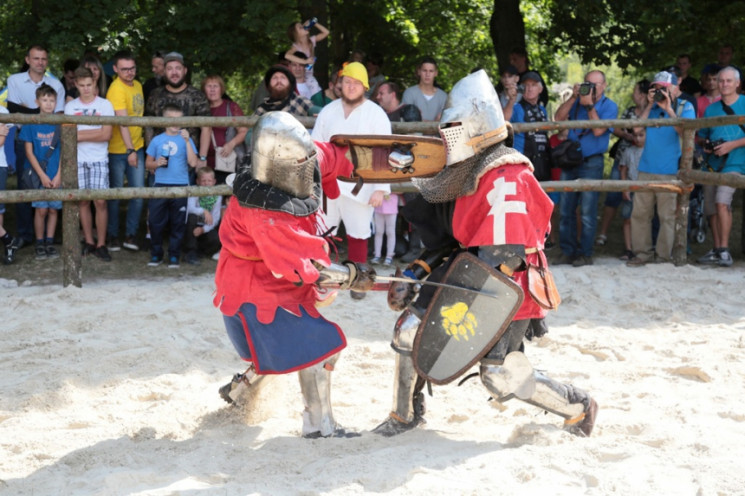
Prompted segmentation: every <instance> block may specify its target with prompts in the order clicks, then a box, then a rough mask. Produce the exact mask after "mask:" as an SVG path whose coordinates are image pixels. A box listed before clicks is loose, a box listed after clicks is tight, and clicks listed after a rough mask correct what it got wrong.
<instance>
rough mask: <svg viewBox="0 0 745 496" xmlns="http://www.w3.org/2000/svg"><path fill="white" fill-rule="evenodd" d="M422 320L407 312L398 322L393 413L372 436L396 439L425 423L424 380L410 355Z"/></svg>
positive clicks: (395, 345)
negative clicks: (377, 435)
mask: <svg viewBox="0 0 745 496" xmlns="http://www.w3.org/2000/svg"><path fill="white" fill-rule="evenodd" d="M420 322H421V320H420V319H419V317H417V316H416V314H414V312H412V310H411V309H406V310H405V311H404V312H403V313H402V314H401V316H400V317H399V318H398V321H396V327H395V329H394V334H393V341H392V342H391V347H392V348H393V349H394V350H395V351H396V369H395V377H394V381H393V410H392V411H391V413H390V416H389V417H388V419H386V421H385V422H383V423H382V424H380V425H379V426H377V427H376V428H375V429H374V430H373V432H375V433H376V434H381V435H383V436H394V435H396V434H400V433H402V432H404V431H407V430H409V429H412V428H414V427H416V426H417V425H419V424H422V423H424V417H423V415H424V394H423V393H422V389H423V388H424V380H423V379H421V378H420V377H419V375H418V374H417V371H416V369H415V368H414V360H412V358H411V351H412V348H413V345H414V337H415V336H416V331H417V329H418V328H419V323H420Z"/></svg>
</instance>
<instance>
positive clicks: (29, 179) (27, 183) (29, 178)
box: [20, 126, 60, 189]
mask: <svg viewBox="0 0 745 496" xmlns="http://www.w3.org/2000/svg"><path fill="white" fill-rule="evenodd" d="M59 139H60V132H59V126H55V128H54V134H53V135H52V144H51V145H49V148H48V149H47V154H46V156H45V157H44V159H43V160H42V161H41V162H39V166H40V167H41V170H43V171H44V172H45V173H46V172H47V163H49V159H50V158H52V155H53V154H54V150H55V149H56V148H57V145H59ZM20 180H21V184H23V187H24V188H25V189H40V188H41V186H42V185H41V178H40V177H39V174H37V173H36V171H35V170H34V168H33V167H31V166H29V168H28V169H26V170H25V171H23V174H21V177H20Z"/></svg>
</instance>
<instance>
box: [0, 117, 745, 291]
mask: <svg viewBox="0 0 745 496" xmlns="http://www.w3.org/2000/svg"><path fill="white" fill-rule="evenodd" d="M257 120H258V117H254V116H251V117H248V116H242V117H235V116H233V117H175V118H164V117H102V116H68V115H59V114H55V115H43V116H42V115H39V114H0V124H2V123H16V124H39V123H46V124H60V125H61V129H62V132H61V139H60V143H61V146H62V149H61V159H60V160H61V167H62V188H61V189H59V190H36V191H33V190H15V191H0V203H22V202H30V201H37V200H61V201H62V202H63V208H62V250H61V256H62V266H63V273H62V283H63V285H64V286H69V285H71V284H72V285H74V286H77V287H81V286H82V254H81V249H80V228H79V219H80V212H79V208H78V203H77V202H79V201H83V200H96V199H107V200H109V199H120V200H127V199H131V198H180V197H185V196H208V195H216V194H217V195H229V194H230V193H231V190H230V187H228V186H226V185H221V186H211V187H197V186H189V187H171V188H111V189H107V190H81V189H78V176H77V125H78V124H89V125H100V124H104V125H129V126H143V127H144V126H152V127H165V126H166V125H177V126H182V127H204V126H219V127H226V126H244V127H253V126H254V125H255V124H256V121H257ZM298 120H299V121H300V122H301V123H302V124H303V125H304V126H306V127H308V128H312V127H313V125H314V123H315V118H313V117H301V118H299V119H298ZM732 124H745V116H739V115H733V116H722V117H710V118H706V119H680V118H675V119H647V120H622V119H607V120H594V121H562V122H536V123H520V124H515V125H514V126H513V127H514V130H515V132H526V131H532V130H545V131H553V130H561V129H592V128H605V127H619V128H627V127H661V126H680V127H681V128H683V139H682V143H683V150H682V152H683V155H682V158H681V165H680V170H679V171H678V174H677V179H674V180H671V181H666V182H663V181H608V180H587V179H580V180H575V181H547V182H543V183H541V185H542V186H543V188H544V189H545V190H546V191H563V192H568V191H668V192H674V193H676V194H677V195H678V201H677V208H676V214H675V229H676V232H675V243H674V247H673V261H674V263H675V264H676V265H683V264H685V262H686V243H687V239H686V232H687V225H688V202H689V194H690V192H691V190H692V189H693V186H694V183H700V184H726V185H728V186H732V187H735V188H742V189H745V176H734V175H731V174H718V173H712V172H703V171H697V170H693V168H692V166H693V150H694V136H695V133H696V130H697V129H700V128H704V127H714V126H723V125H732ZM393 132H395V133H402V134H411V133H421V134H428V135H436V134H437V123H435V122H394V123H393ZM392 189H393V190H394V191H397V192H403V191H415V189H414V187H413V185H411V183H400V184H395V185H392Z"/></svg>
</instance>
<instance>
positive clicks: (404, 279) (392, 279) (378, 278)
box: [373, 274, 499, 299]
mask: <svg viewBox="0 0 745 496" xmlns="http://www.w3.org/2000/svg"><path fill="white" fill-rule="evenodd" d="M375 281H376V283H375V286H373V290H374V291H387V290H388V286H387V285H383V284H380V285H379V284H378V282H377V281H385V282H404V283H407V284H424V285H427V286H436V287H438V288H447V289H455V290H458V291H467V292H469V293H476V294H480V295H482V296H488V297H490V298H495V299H499V295H496V294H494V293H487V292H485V291H480V290H478V289H472V288H464V287H463V286H455V285H453V284H446V283H442V282H434V281H419V280H417V279H410V278H408V277H395V276H381V275H378V274H375ZM378 288H380V289H378Z"/></svg>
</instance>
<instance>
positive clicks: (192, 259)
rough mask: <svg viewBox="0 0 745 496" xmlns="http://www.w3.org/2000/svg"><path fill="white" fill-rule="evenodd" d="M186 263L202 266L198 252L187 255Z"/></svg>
mask: <svg viewBox="0 0 745 496" xmlns="http://www.w3.org/2000/svg"><path fill="white" fill-rule="evenodd" d="M186 263H188V264H189V265H200V264H201V263H202V262H200V261H199V255H197V253H196V252H194V251H190V252H189V253H187V254H186Z"/></svg>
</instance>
